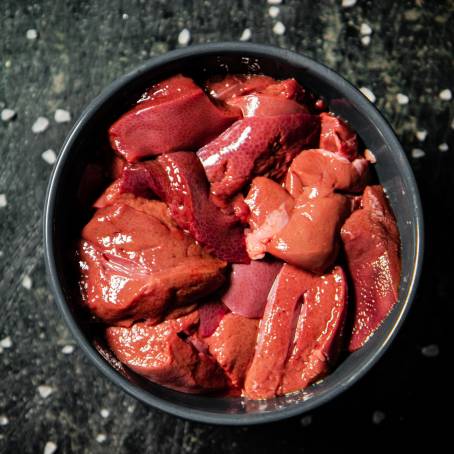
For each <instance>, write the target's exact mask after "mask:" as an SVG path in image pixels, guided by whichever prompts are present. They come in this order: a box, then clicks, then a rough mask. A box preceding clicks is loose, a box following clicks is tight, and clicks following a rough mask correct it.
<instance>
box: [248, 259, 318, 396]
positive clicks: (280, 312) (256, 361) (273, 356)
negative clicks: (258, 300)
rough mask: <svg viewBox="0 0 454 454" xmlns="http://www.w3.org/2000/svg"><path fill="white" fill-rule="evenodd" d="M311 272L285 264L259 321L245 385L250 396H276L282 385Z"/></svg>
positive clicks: (310, 280) (309, 283) (310, 282)
mask: <svg viewBox="0 0 454 454" xmlns="http://www.w3.org/2000/svg"><path fill="white" fill-rule="evenodd" d="M311 284H312V275H310V274H309V273H307V272H305V271H303V270H301V269H298V268H296V267H294V266H292V265H288V264H284V265H283V266H282V268H281V270H280V272H279V274H278V275H277V277H276V280H275V282H274V284H273V287H272V288H271V291H270V293H269V295H268V302H267V304H266V307H265V313H264V315H263V319H262V321H261V323H260V327H259V334H258V338H257V345H256V348H255V354H254V358H253V360H252V364H251V367H250V369H249V371H248V373H247V376H246V381H245V385H244V392H245V395H246V396H247V397H249V398H251V399H267V398H271V397H274V396H275V395H276V394H277V392H278V390H279V386H280V384H281V380H282V374H283V372H284V368H285V362H286V359H287V356H288V352H289V349H290V348H291V342H292V339H293V333H294V331H295V326H296V320H297V318H298V314H299V308H300V305H301V303H302V300H303V295H304V293H305V292H306V291H307V290H308V288H310V286H311Z"/></svg>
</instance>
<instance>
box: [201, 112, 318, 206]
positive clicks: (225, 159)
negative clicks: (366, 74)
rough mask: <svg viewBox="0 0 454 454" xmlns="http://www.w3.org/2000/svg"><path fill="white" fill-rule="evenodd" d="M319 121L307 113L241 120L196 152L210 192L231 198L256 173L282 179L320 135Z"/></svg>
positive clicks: (316, 117)
mask: <svg viewBox="0 0 454 454" xmlns="http://www.w3.org/2000/svg"><path fill="white" fill-rule="evenodd" d="M318 123H319V118H318V116H315V115H309V114H305V113H296V114H286V115H276V116H271V117H250V118H244V119H242V120H238V121H237V122H236V123H234V124H233V125H232V126H230V128H228V129H227V130H226V131H224V132H223V133H222V134H221V135H220V136H218V137H217V138H216V139H214V140H213V141H212V142H210V143H208V144H207V145H205V146H204V147H203V148H201V149H200V150H199V151H198V152H197V155H198V157H199V158H200V160H201V161H202V164H203V166H204V168H205V172H206V174H207V177H208V180H209V181H210V183H211V192H212V193H213V194H214V195H216V196H218V197H222V198H227V199H228V198H230V197H232V196H233V195H235V194H236V193H237V192H239V191H240V190H241V189H242V188H243V187H244V186H245V185H246V184H247V183H249V182H250V181H251V180H252V178H253V177H254V176H256V175H265V176H270V177H272V178H275V179H279V178H282V177H283V175H284V174H285V172H286V171H287V168H288V166H289V164H290V162H291V161H292V159H293V158H294V157H295V156H296V154H298V153H299V152H300V151H301V149H302V148H304V147H307V146H309V145H310V144H311V143H313V141H314V140H315V139H316V137H317V136H318V132H319V125H318Z"/></svg>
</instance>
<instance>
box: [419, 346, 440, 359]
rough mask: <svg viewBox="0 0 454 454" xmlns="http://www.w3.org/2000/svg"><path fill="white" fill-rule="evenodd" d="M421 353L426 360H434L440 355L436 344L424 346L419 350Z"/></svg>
mask: <svg viewBox="0 0 454 454" xmlns="http://www.w3.org/2000/svg"><path fill="white" fill-rule="evenodd" d="M421 353H422V355H423V356H425V357H426V358H435V357H437V356H438V355H439V354H440V349H439V348H438V345H436V344H430V345H426V346H425V347H423V348H422V349H421Z"/></svg>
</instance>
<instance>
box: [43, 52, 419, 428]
mask: <svg viewBox="0 0 454 454" xmlns="http://www.w3.org/2000/svg"><path fill="white" fill-rule="evenodd" d="M179 72H181V73H184V74H185V75H188V76H191V77H194V78H196V79H204V78H206V77H208V76H210V75H213V74H222V73H227V72H232V73H264V74H267V75H270V76H273V77H276V78H279V79H284V78H287V77H295V78H296V79H297V80H298V81H299V82H300V83H301V84H302V85H303V86H305V87H307V88H308V89H310V90H311V91H313V92H314V93H316V94H318V95H322V96H323V97H324V99H325V100H326V101H327V103H328V105H329V109H330V110H331V111H332V112H334V113H336V114H339V115H341V116H342V117H343V118H345V119H346V120H347V121H348V122H349V123H350V124H351V126H352V127H353V128H354V129H355V130H356V131H357V132H358V134H359V136H360V137H361V139H362V141H363V142H364V144H365V146H366V147H367V148H369V149H371V150H372V151H373V153H374V154H375V156H376V158H377V164H376V172H377V175H378V179H379V181H380V183H381V184H382V185H383V186H384V187H385V189H386V191H387V194H388V196H389V199H390V202H391V205H392V208H393V210H394V213H395V215H396V217H397V221H398V226H399V230H400V235H401V239H402V277H401V285H400V293H399V301H398V303H397V305H396V307H395V308H394V310H393V311H392V313H391V314H390V316H389V317H388V318H387V319H386V321H385V322H384V324H383V325H382V326H381V327H380V329H379V330H378V331H377V332H376V333H375V335H374V336H373V337H372V338H371V339H370V340H369V342H367V344H366V345H365V347H364V348H362V349H361V350H359V351H357V352H355V353H353V354H351V355H349V356H348V357H346V358H345V360H344V361H343V362H342V363H341V364H340V365H339V366H338V367H337V368H336V369H335V370H334V372H333V373H331V374H330V375H329V376H328V377H327V378H326V379H324V380H323V381H322V382H321V383H319V384H317V385H314V386H312V387H310V388H309V389H307V390H305V391H302V392H298V393H295V394H292V395H289V396H284V397H278V398H274V399H270V400H267V401H248V400H243V399H241V398H222V397H204V396H194V395H189V394H183V393H179V392H176V391H172V390H169V389H166V388H163V387H161V386H159V385H155V384H153V383H149V382H145V381H144V380H141V379H140V378H139V377H136V376H133V375H131V376H130V377H129V379H128V378H125V377H124V376H123V375H122V373H121V372H119V371H118V370H116V368H115V367H114V366H113V365H112V363H110V364H109V363H108V362H106V361H105V359H103V357H102V356H101V355H100V354H99V353H98V351H97V350H95V349H94V348H93V346H92V342H93V330H92V326H91V325H90V323H87V322H86V319H85V317H84V316H83V315H82V314H81V311H80V310H78V309H77V308H78V296H77V295H78V292H77V287H76V276H75V274H74V265H73V263H72V262H73V261H74V258H73V255H72V253H71V251H72V247H73V245H74V242H75V240H76V239H77V237H78V235H79V232H80V228H81V227H82V225H83V224H84V223H85V222H86V221H87V220H88V215H87V207H88V203H89V202H90V201H92V199H93V196H94V195H96V194H95V193H96V192H98V194H99V191H100V188H99V187H97V185H98V186H99V184H100V179H99V175H97V168H96V165H95V166H93V162H95V161H99V155H100V150H103V149H104V148H105V147H106V143H107V142H106V137H107V135H106V134H107V133H106V132H107V129H108V127H109V125H110V124H112V122H113V121H114V120H115V119H116V118H118V116H119V115H121V114H122V113H123V112H125V111H126V110H127V109H128V107H129V106H131V105H132V104H133V103H134V101H135V100H136V99H137V98H138V97H139V96H140V95H141V94H142V93H143V91H144V90H145V89H146V88H147V87H148V86H150V85H151V84H152V83H153V82H155V81H159V80H161V79H163V78H165V77H168V76H170V75H173V74H176V73H179ZM101 154H102V153H101ZM87 187H88V188H90V189H91V190H92V191H93V192H92V193H91V194H90V193H86V188H87ZM421 228H422V215H421V210H420V202H419V196H418V192H417V188H416V185H415V182H414V179H413V175H412V173H411V170H410V167H409V165H408V162H407V160H406V158H405V156H404V154H403V152H402V150H401V147H400V145H399V143H398V142H397V140H396V138H395V136H394V134H393V132H392V131H391V129H390V128H389V126H388V125H387V123H386V122H385V121H384V120H383V118H382V117H381V116H380V114H379V113H378V112H377V111H376V109H375V108H374V107H373V106H372V105H371V104H370V103H369V102H368V101H367V100H366V98H364V97H363V96H362V95H361V93H360V92H358V91H357V90H356V89H354V88H353V87H352V86H351V85H350V84H348V83H347V82H346V81H345V80H343V79H342V78H341V77H339V76H338V75H336V74H335V73H334V72H333V71H331V70H329V69H328V68H326V67H324V66H322V65H319V64H317V63H315V62H313V61H312V60H310V59H307V58H305V57H302V56H300V55H296V54H293V53H291V52H288V51H284V50H281V49H275V48H270V47H265V46H257V45H250V44H243V45H241V44H230V45H227V44H223V45H205V46H196V47H193V48H189V49H187V50H183V51H175V52H173V53H169V54H167V55H165V56H163V57H159V58H156V59H154V60H152V61H150V62H149V63H147V64H146V65H144V66H143V67H141V68H139V69H138V70H136V71H134V72H133V73H131V74H129V75H127V76H125V77H123V78H122V79H120V80H119V81H117V82H116V83H114V84H113V85H112V86H111V87H109V89H107V91H105V92H104V93H103V94H101V95H100V96H99V97H98V98H97V99H95V100H94V101H93V103H92V104H91V105H90V106H89V107H88V109H87V110H86V111H85V112H84V114H83V115H82V117H81V118H80V120H79V121H78V123H77V124H76V125H75V127H74V128H73V130H72V132H71V133H70V135H69V136H68V138H67V140H66V142H65V145H64V146H63V150H62V153H61V154H60V157H59V161H58V163H57V165H56V168H55V170H54V173H53V176H52V179H51V183H50V185H49V192H48V198H47V203H46V213H45V236H46V259H47V266H48V270H49V274H50V280H51V284H52V286H53V288H54V292H55V294H56V296H57V303H58V304H59V306H60V309H61V310H62V311H63V315H64V317H65V319H66V321H67V323H68V324H69V326H70V328H71V330H72V332H73V334H74V335H75V336H76V338H77V339H78V341H79V343H80V344H81V345H82V347H83V349H84V350H85V352H86V353H87V354H88V355H89V356H90V358H91V359H92V360H93V361H94V362H95V363H96V364H97V366H98V367H99V368H100V369H101V370H102V371H103V372H104V373H105V374H106V375H108V376H109V378H111V379H112V380H113V381H114V382H116V383H117V384H119V385H120V386H122V387H123V388H124V389H125V390H126V391H128V392H129V393H131V394H133V395H134V396H135V397H137V398H139V399H141V400H142V401H144V402H147V403H149V404H151V405H153V406H155V407H158V408H160V409H163V410H166V411H169V412H171V413H174V414H176V415H179V416H184V417H187V418H191V419H195V420H199V421H204V422H210V423H224V424H251V423H260V422H265V421H270V420H276V419H280V418H282V417H287V416H291V415H295V414H299V413H302V412H303V411H306V410H309V409H310V408H313V407H314V406H316V405H319V404H320V403H322V402H324V401H326V400H328V399H330V398H332V397H333V396H335V395H336V394H338V393H339V392H341V391H342V390H343V389H345V388H346V387H347V386H348V385H349V384H351V383H352V382H354V381H355V380H356V379H358V378H359V377H360V376H361V375H362V374H363V373H364V372H365V371H366V370H367V369H369V368H370V366H371V365H372V364H373V363H374V362H375V361H376V360H377V359H378V357H379V356H380V355H381V354H382V353H383V351H384V350H385V349H386V347H387V346H388V345H389V343H390V341H391V339H392V337H393V336H394V334H395V333H396V332H397V329H398V328H399V326H400V324H401V322H402V320H403V317H404V315H405V313H406V311H407V309H408V306H409V303H410V300H411V298H412V296H413V293H414V290H415V285H416V280H417V276H418V273H419V265H420V260H421V234H422V232H421Z"/></svg>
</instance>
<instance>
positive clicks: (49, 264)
mask: <svg viewBox="0 0 454 454" xmlns="http://www.w3.org/2000/svg"><path fill="white" fill-rule="evenodd" d="M241 52H244V53H248V54H252V53H253V54H255V55H256V56H263V57H268V58H270V57H271V58H276V59H277V60H285V61H287V62H289V63H290V64H295V65H299V66H301V65H304V66H306V67H311V69H312V70H313V71H315V72H316V73H317V75H318V76H319V77H322V78H324V79H325V80H329V82H330V84H331V85H334V86H335V87H336V88H338V89H339V90H341V91H343V92H344V93H345V96H346V98H347V99H349V101H351V102H353V103H354V105H355V106H356V107H357V108H358V109H359V110H360V111H363V110H366V111H367V113H368V115H369V117H370V118H371V119H372V121H373V122H374V124H375V125H376V127H377V129H378V130H379V131H380V132H381V133H382V134H383V135H384V136H386V138H387V141H388V142H389V143H390V145H391V146H392V148H393V150H394V152H395V153H397V154H398V155H399V156H398V158H399V160H400V163H401V169H399V173H400V174H401V175H402V177H403V178H404V179H405V180H406V181H407V182H408V184H409V186H410V187H411V190H412V191H411V192H412V194H411V197H412V205H413V208H414V215H415V219H416V225H415V229H416V245H415V261H414V264H413V269H412V270H411V277H410V282H409V285H408V292H407V294H406V295H405V297H404V301H403V307H402V310H401V312H400V315H399V317H398V318H397V320H396V322H395V324H394V325H393V326H392V327H391V328H390V332H389V333H388V335H387V336H386V337H385V338H384V340H383V342H382V343H381V344H380V345H378V346H377V348H376V350H374V351H373V352H371V354H370V355H369V357H368V359H367V360H366V361H365V362H364V363H363V364H362V365H361V367H359V368H358V369H357V370H355V371H354V372H352V373H351V374H350V375H349V376H347V377H346V378H345V379H344V380H343V381H342V382H341V383H340V385H339V386H337V387H335V388H333V389H329V390H327V391H326V392H325V393H324V394H322V395H320V396H314V397H313V398H311V399H308V400H306V401H302V402H298V403H297V404H295V405H290V406H287V407H285V408H282V409H276V410H273V411H270V412H265V413H251V414H228V413H225V414H222V413H214V412H209V411H204V410H196V409H188V408H187V407H183V406H180V405H178V404H174V403H172V402H169V401H167V400H166V399H163V398H161V397H157V396H155V395H153V394H151V393H150V392H149V391H147V390H144V389H141V388H140V387H138V386H136V385H134V384H132V383H131V382H129V381H128V380H127V379H126V378H125V377H123V376H122V375H121V374H119V373H118V372H117V371H115V370H114V369H113V368H112V367H111V366H110V365H109V364H108V363H107V361H105V360H104V358H102V357H101V355H99V353H98V352H97V351H96V350H95V348H94V347H93V346H92V345H91V344H90V342H89V341H88V340H87V339H86V338H85V335H84V334H83V332H82V330H81V329H80V328H79V326H78V324H77V322H76V320H75V318H74V317H73V315H72V313H71V310H70V308H69V306H68V304H67V302H66V299H65V297H64V294H63V290H62V287H61V285H60V282H59V279H58V273H57V266H56V262H55V254H54V237H53V217H54V209H55V203H56V196H57V192H58V186H59V183H60V180H61V175H62V171H63V168H64V164H65V161H66V159H67V157H68V155H69V154H70V152H71V149H72V147H73V144H74V142H75V141H76V138H77V137H78V135H79V134H80V133H81V132H82V131H83V129H84V127H85V125H86V124H87V123H88V122H89V120H90V119H91V118H92V116H93V115H94V114H95V112H96V111H97V110H98V109H99V108H100V107H101V106H102V105H103V104H104V103H105V102H106V101H107V100H108V99H109V97H110V96H111V95H112V94H113V93H115V92H117V91H119V90H120V89H121V88H123V87H124V86H126V85H127V84H129V83H130V82H131V81H133V80H134V79H135V78H136V77H138V76H140V75H142V74H144V73H146V72H149V71H151V70H153V69H155V68H159V67H160V66H162V65H165V64H167V63H170V62H173V61H175V60H178V59H180V58H183V57H188V56H194V55H198V56H203V55H213V54H224V55H228V54H238V53H241ZM43 234H44V259H45V266H46V274H47V278H48V282H49V284H50V287H51V290H52V293H53V295H54V296H55V302H56V304H57V306H58V308H59V310H60V313H61V315H62V317H63V319H64V321H65V322H66V325H67V326H68V327H69V329H70V331H71V333H72V335H73V336H74V337H75V339H76V341H77V343H78V345H80V346H81V347H82V350H83V352H84V353H85V354H86V355H87V356H88V358H89V359H90V360H91V362H92V363H93V364H94V365H95V366H96V367H97V368H98V370H100V371H101V372H102V373H103V374H104V375H105V376H106V377H107V378H108V379H110V380H111V381H112V382H113V383H115V384H116V385H118V386H119V387H120V388H122V389H123V390H124V391H126V392H127V393H128V394H130V395H131V396H133V397H135V398H136V399H138V400H139V401H141V402H143V403H145V404H147V405H150V406H152V407H154V408H157V409H159V410H162V411H165V412H167V413H170V414H172V415H175V416H178V417H182V418H186V419H190V420H192V421H196V422H202V423H209V424H217V425H230V426H240V425H255V424H263V423H268V422H273V421H278V420H281V419H285V418H289V417H292V416H297V415H301V414H302V413H304V412H307V411H309V410H311V409H314V408H316V407H318V406H320V405H322V404H323V403H325V402H327V401H329V400H331V399H333V398H334V397H336V396H338V395H339V394H341V393H342V392H343V391H345V390H346V389H347V388H349V387H350V386H351V385H352V384H353V383H355V382H357V381H358V380H359V379H360V378H361V377H363V376H364V375H365V374H366V373H367V372H368V371H369V370H370V369H371V367H372V366H373V365H374V364H375V363H376V362H377V361H378V360H379V359H380V358H381V357H382V355H383V354H384V353H385V351H386V350H387V349H388V347H389V345H390V344H391V342H392V340H393V339H394V337H395V336H396V335H397V332H398V331H399V330H400V328H401V326H402V324H403V322H404V320H405V318H406V316H407V314H408V311H409V309H410V306H411V303H412V301H413V299H414V297H415V294H416V290H417V285H418V281H419V278H420V275H421V269H422V261H423V247H424V246H423V243H424V221H423V212H422V206H421V201H420V196H419V191H418V187H417V184H416V180H415V177H414V174H413V172H412V170H411V167H410V164H409V162H408V160H407V158H406V156H405V153H404V151H403V149H402V147H401V145H400V143H399V141H398V139H397V137H396V135H395V133H394V131H393V129H392V127H391V126H390V125H389V123H388V122H387V121H386V119H385V118H384V117H383V116H382V114H381V113H380V112H379V111H378V109H377V108H376V107H375V106H374V104H372V103H371V102H370V101H369V100H368V99H367V98H366V97H365V96H364V95H363V94H362V93H361V92H360V91H359V90H358V89H357V88H356V87H354V86H353V85H352V84H351V83H350V82H348V81H347V80H346V79H344V78H343V77H342V76H341V75H340V74H338V73H337V72H335V71H334V70H332V69H330V68H329V67H327V66H325V65H324V64H322V63H319V62H317V61H315V60H313V59H312V58H310V57H307V56H305V55H302V54H300V53H296V52H293V51H290V50H287V49H282V48H279V47H275V46H270V45H264V44H255V43H240V42H217V43H209V44H199V45H193V46H190V47H187V48H183V49H177V50H172V51H170V52H167V53H165V54H163V55H161V56H157V57H153V58H151V59H150V60H148V61H146V62H145V63H143V64H142V65H140V66H138V67H137V68H135V69H133V70H132V71H130V72H129V73H127V74H125V75H123V76H121V77H119V78H118V79H116V80H115V81H114V82H112V83H111V84H110V85H109V86H108V87H107V88H105V89H104V90H103V91H102V92H101V93H100V94H99V95H98V96H96V97H95V98H94V99H93V100H92V101H91V102H90V103H89V104H88V106H87V107H86V108H85V109H84V110H83V112H82V114H81V115H80V117H79V119H78V120H77V121H76V123H75V124H74V126H73V127H72V129H71V130H70V132H69V133H68V135H67V137H66V139H65V141H64V143H63V145H62V147H61V150H60V153H59V156H58V159H57V162H56V164H55V166H54V169H53V171H52V174H51V176H50V179H49V184H48V186H47V191H46V196H45V204H44V215H43Z"/></svg>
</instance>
